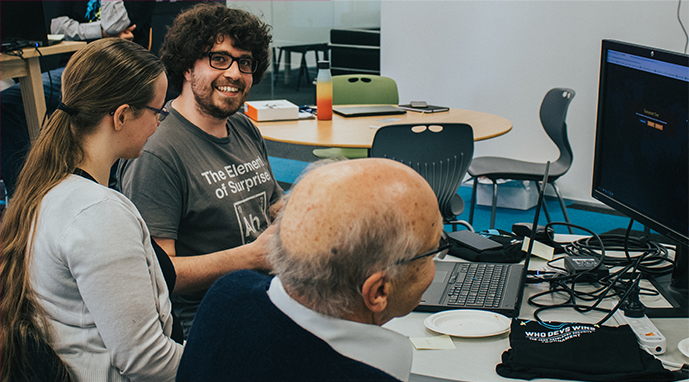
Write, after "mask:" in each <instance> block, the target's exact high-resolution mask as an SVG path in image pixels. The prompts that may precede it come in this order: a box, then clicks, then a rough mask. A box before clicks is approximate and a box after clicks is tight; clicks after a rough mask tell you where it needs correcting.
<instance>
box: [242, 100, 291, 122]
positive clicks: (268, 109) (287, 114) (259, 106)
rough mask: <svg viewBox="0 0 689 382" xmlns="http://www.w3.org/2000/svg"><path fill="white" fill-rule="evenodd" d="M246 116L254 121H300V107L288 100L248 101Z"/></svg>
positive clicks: (245, 106)
mask: <svg viewBox="0 0 689 382" xmlns="http://www.w3.org/2000/svg"><path fill="white" fill-rule="evenodd" d="M244 114H246V115H247V116H248V117H249V118H251V119H253V120H254V121H280V120H288V119H299V107H298V106H297V105H295V104H293V103H292V102H289V101H288V100H286V99H278V100H269V101H246V102H244Z"/></svg>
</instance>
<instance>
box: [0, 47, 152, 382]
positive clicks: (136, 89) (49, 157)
mask: <svg viewBox="0 0 689 382" xmlns="http://www.w3.org/2000/svg"><path fill="white" fill-rule="evenodd" d="M163 72H164V67H163V65H162V63H161V62H160V60H159V59H158V58H157V57H156V56H155V55H153V54H151V53H150V52H148V51H146V50H145V49H143V48H142V47H141V46H139V45H137V44H135V43H133V42H130V41H127V40H123V39H119V38H105V39H101V40H97V41H95V42H92V43H90V44H88V45H87V46H86V47H85V48H83V49H81V50H79V51H78V52H76V53H75V54H74V55H73V56H72V58H71V59H70V61H69V63H68V64H67V67H66V68H65V70H64V72H63V74H62V103H63V105H64V106H63V105H61V106H60V108H59V109H58V110H57V111H56V112H54V113H53V114H52V116H51V117H50V119H49V120H48V123H47V125H46V126H44V128H43V130H42V131H41V134H40V136H39V137H38V139H37V140H36V142H35V143H34V144H33V146H32V148H31V151H30V152H29V155H28V157H27V160H26V163H25V165H24V168H23V169H22V171H21V173H20V174H19V177H18V179H17V189H16V191H15V193H14V196H13V198H12V199H11V200H10V202H9V203H8V208H7V210H6V211H5V214H4V216H3V218H2V229H1V240H2V256H1V258H0V263H1V266H0V282H1V285H2V290H1V293H2V302H1V308H0V309H1V312H2V326H1V327H2V332H1V333H0V337H2V342H1V346H2V347H1V351H2V354H1V356H0V362H1V365H2V371H1V375H0V378H1V380H2V382H5V381H10V380H12V379H15V378H17V376H18V375H20V374H19V373H22V372H23V371H25V370H30V367H31V365H29V364H28V363H29V359H28V356H27V350H28V349H30V348H31V347H32V346H33V347H34V348H35V347H36V346H39V348H43V349H45V348H47V349H50V343H51V338H50V332H49V330H48V326H47V325H46V324H47V321H46V315H45V312H44V311H43V310H42V309H41V306H40V305H39V304H38V302H37V298H36V295H35V293H34V291H33V288H32V286H31V283H30V276H29V269H28V267H29V264H30V258H31V253H32V245H31V242H30V238H31V237H32V236H33V233H34V232H33V231H34V228H33V224H34V222H35V221H36V218H37V215H38V210H39V207H40V204H41V201H42V199H43V197H44V196H45V195H46V194H47V193H48V192H49V191H50V190H51V189H52V188H53V187H55V186H56V185H57V184H58V183H60V182H61V181H62V180H63V179H65V178H66V177H67V176H69V175H70V174H71V173H72V172H73V171H74V170H75V168H76V166H77V165H78V164H79V163H80V162H81V160H82V159H83V158H84V155H85V153H84V150H83V148H82V143H83V139H84V137H86V136H88V135H89V134H92V133H93V132H94V130H95V128H96V127H97V126H98V124H99V123H100V122H101V121H102V119H103V118H104V117H105V116H106V115H108V114H109V113H110V112H111V111H114V110H115V109H117V107H119V106H120V105H123V104H128V105H130V106H131V108H132V109H133V110H135V111H136V112H139V113H140V112H141V110H143V109H144V107H145V106H146V105H147V104H148V103H149V102H151V101H152V100H153V98H154V92H155V90H154V89H155V87H154V83H155V81H156V80H157V79H158V77H159V76H160V75H161V74H162V73H163ZM36 344H37V345H36ZM50 351H52V349H51V350H50ZM56 359H57V360H58V362H57V363H58V366H59V368H60V369H61V371H62V373H63V377H64V378H63V379H66V380H69V379H70V378H69V374H68V373H67V370H66V368H65V366H64V364H63V363H62V362H61V361H59V358H56Z"/></svg>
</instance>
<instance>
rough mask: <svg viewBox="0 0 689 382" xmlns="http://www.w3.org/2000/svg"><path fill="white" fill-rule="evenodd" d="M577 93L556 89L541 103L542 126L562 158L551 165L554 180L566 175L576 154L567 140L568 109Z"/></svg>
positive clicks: (547, 94)
mask: <svg viewBox="0 0 689 382" xmlns="http://www.w3.org/2000/svg"><path fill="white" fill-rule="evenodd" d="M575 94H576V93H575V92H574V90H572V89H567V88H554V89H551V90H550V91H548V93H546V95H545V97H544V98H543V102H541V110H540V117H541V124H542V125H543V129H544V130H545V132H546V133H547V134H548V136H549V137H550V139H552V140H553V142H554V143H555V145H556V146H557V148H558V149H559V150H560V157H559V158H558V159H557V160H556V161H555V162H554V163H552V165H551V169H550V173H551V174H552V175H553V178H555V177H558V176H561V175H562V174H564V173H566V172H567V171H568V170H569V168H570V167H571V166H572V160H573V159H574V154H573V152H572V147H571V146H570V145H569V139H568V138H567V123H565V120H566V119H567V109H568V108H569V104H570V103H571V102H572V98H574V95H575Z"/></svg>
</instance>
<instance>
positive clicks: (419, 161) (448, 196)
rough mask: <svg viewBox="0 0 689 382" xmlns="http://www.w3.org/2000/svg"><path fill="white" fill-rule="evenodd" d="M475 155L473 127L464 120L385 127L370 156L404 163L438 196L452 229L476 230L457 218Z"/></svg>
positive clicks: (381, 129) (441, 209)
mask: <svg viewBox="0 0 689 382" xmlns="http://www.w3.org/2000/svg"><path fill="white" fill-rule="evenodd" d="M473 155H474V130H473V129H472V128H471V126H469V125H467V124H463V123H442V124H440V123H439V124H430V125H416V124H400V125H388V126H383V127H381V128H379V129H378V131H376V134H375V136H374V138H373V144H372V146H371V150H370V156H371V157H378V158H390V159H393V160H396V161H399V162H402V163H404V164H406V165H408V166H410V167H411V168H413V169H414V170H416V171H417V172H418V173H419V174H421V176H423V177H424V179H426V181H427V182H428V183H429V184H430V186H431V188H432V189H433V191H434V192H435V195H436V197H437V198H438V207H439V208H440V213H441V215H442V216H443V222H444V223H445V224H451V225H452V230H453V231H454V230H456V229H457V225H458V224H461V225H463V226H465V227H467V229H469V230H471V231H473V230H474V229H473V227H472V226H471V224H469V223H467V222H466V221H463V220H457V216H459V215H460V214H461V213H462V212H463V211H464V201H463V200H462V198H461V197H460V196H459V195H458V194H457V190H458V189H459V186H460V185H461V184H462V182H463V181H464V176H465V175H466V172H467V167H469V163H471V158H472V157H473Z"/></svg>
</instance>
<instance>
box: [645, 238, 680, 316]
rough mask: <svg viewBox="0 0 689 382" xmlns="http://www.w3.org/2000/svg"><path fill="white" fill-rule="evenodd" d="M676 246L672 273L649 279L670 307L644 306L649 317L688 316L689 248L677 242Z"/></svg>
mask: <svg viewBox="0 0 689 382" xmlns="http://www.w3.org/2000/svg"><path fill="white" fill-rule="evenodd" d="M676 248H677V250H676V252H675V264H674V266H673V269H672V274H668V275H663V276H660V277H655V278H652V279H651V280H650V281H651V283H652V284H653V286H655V287H656V289H658V291H659V292H660V293H661V294H662V295H663V297H665V299H666V300H667V301H668V302H669V303H670V304H671V305H672V308H646V315H647V316H648V317H650V318H661V317H662V318H665V317H686V318H689V249H688V248H687V246H686V245H682V244H677V247H676Z"/></svg>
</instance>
